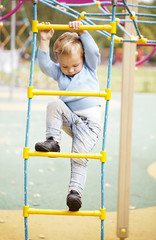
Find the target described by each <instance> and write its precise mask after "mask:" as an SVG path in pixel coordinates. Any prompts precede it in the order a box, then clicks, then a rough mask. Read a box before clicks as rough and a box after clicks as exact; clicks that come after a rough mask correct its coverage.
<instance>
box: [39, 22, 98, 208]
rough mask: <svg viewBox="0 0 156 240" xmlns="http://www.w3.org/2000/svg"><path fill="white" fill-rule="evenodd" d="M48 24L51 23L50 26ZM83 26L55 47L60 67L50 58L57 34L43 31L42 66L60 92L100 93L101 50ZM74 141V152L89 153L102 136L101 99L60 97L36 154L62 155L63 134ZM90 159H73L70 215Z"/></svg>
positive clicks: (52, 107)
mask: <svg viewBox="0 0 156 240" xmlns="http://www.w3.org/2000/svg"><path fill="white" fill-rule="evenodd" d="M47 24H48V23H47ZM81 24H82V23H81V22H79V21H73V22H69V27H71V28H73V32H66V33H64V34H62V35H61V36H60V37H59V38H58V39H57V40H56V42H55V44H54V48H53V51H54V54H55V57H56V60H57V61H58V64H56V63H54V62H53V61H52V60H51V59H50V56H49V43H50V39H51V38H52V36H53V34H54V30H53V29H51V30H50V31H40V49H39V52H38V61H39V66H40V68H41V70H42V71H43V73H45V74H46V75H48V76H51V77H52V78H53V79H54V80H56V81H57V82H58V86H59V88H60V89H61V90H68V91H98V90H99V84H98V80H97V75H96V69H97V66H98V63H99V59H100V54H99V49H98V47H97V45H96V43H95V42H94V40H93V39H92V37H91V36H90V34H89V33H88V32H87V31H80V30H78V28H79V26H80V25H81ZM62 128H63V130H64V131H65V132H66V133H67V134H68V135H70V136H71V137H72V139H73V141H72V152H75V153H89V152H91V151H92V149H93V147H94V146H95V144H96V143H97V140H98V135H99V133H100V100H99V98H98V97H83V96H61V97H60V98H59V99H58V100H56V101H53V102H51V103H49V104H48V107H47V118H46V139H47V140H46V141H45V142H39V143H36V145H35V149H36V151H48V152H59V151H60V146H59V142H60V140H61V130H62ZM87 161H88V159H80V158H78V159H76V158H73V159H71V178H70V183H69V193H68V195H67V206H68V207H69V211H78V210H79V209H80V208H81V205H82V202H81V197H82V192H83V189H84V185H85V181H86V171H87Z"/></svg>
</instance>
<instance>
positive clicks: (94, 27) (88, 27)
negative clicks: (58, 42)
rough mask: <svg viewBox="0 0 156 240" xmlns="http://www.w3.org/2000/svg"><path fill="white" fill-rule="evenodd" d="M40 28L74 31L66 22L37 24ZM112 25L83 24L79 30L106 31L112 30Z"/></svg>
mask: <svg viewBox="0 0 156 240" xmlns="http://www.w3.org/2000/svg"><path fill="white" fill-rule="evenodd" d="M36 27H37V29H38V30H50V29H54V30H67V31H72V30H73V29H72V28H70V27H69V26H68V25H65V24H55V25H54V24H42V23H39V24H37V26H36ZM111 29H112V26H111V25H82V26H80V27H79V29H78V30H104V31H111Z"/></svg>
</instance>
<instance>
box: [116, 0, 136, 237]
mask: <svg viewBox="0 0 156 240" xmlns="http://www.w3.org/2000/svg"><path fill="white" fill-rule="evenodd" d="M127 3H131V4H137V0H128V1H127ZM133 11H135V12H136V9H134V8H133ZM125 29H126V30H127V31H128V32H129V33H130V34H131V35H134V36H136V35H137V34H136V30H135V28H134V26H133V23H126V24H125ZM126 38H127V36H126ZM135 52H136V44H133V43H124V44H123V69H122V93H121V95H122V98H121V121H120V124H121V125H120V154H119V175H118V207H117V236H118V237H119V238H120V240H124V239H125V238H127V237H128V235H129V205H130V204H129V202H130V178H131V147H132V115H133V94H134V71H135V56H136V55H135Z"/></svg>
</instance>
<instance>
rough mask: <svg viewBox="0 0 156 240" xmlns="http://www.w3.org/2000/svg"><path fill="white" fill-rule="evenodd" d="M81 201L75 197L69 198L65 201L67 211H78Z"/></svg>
mask: <svg viewBox="0 0 156 240" xmlns="http://www.w3.org/2000/svg"><path fill="white" fill-rule="evenodd" d="M81 204H82V203H81V200H80V199H79V198H75V196H72V195H71V196H70V197H68V199H67V206H68V207H69V211H78V210H79V209H80V208H81Z"/></svg>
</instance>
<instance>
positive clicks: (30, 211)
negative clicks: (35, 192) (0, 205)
mask: <svg viewBox="0 0 156 240" xmlns="http://www.w3.org/2000/svg"><path fill="white" fill-rule="evenodd" d="M28 214H45V215H66V216H94V217H100V216H101V212H100V211H76V212H72V211H65V210H60V211H59V210H48V209H47V210H45V209H32V208H29V209H28Z"/></svg>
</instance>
